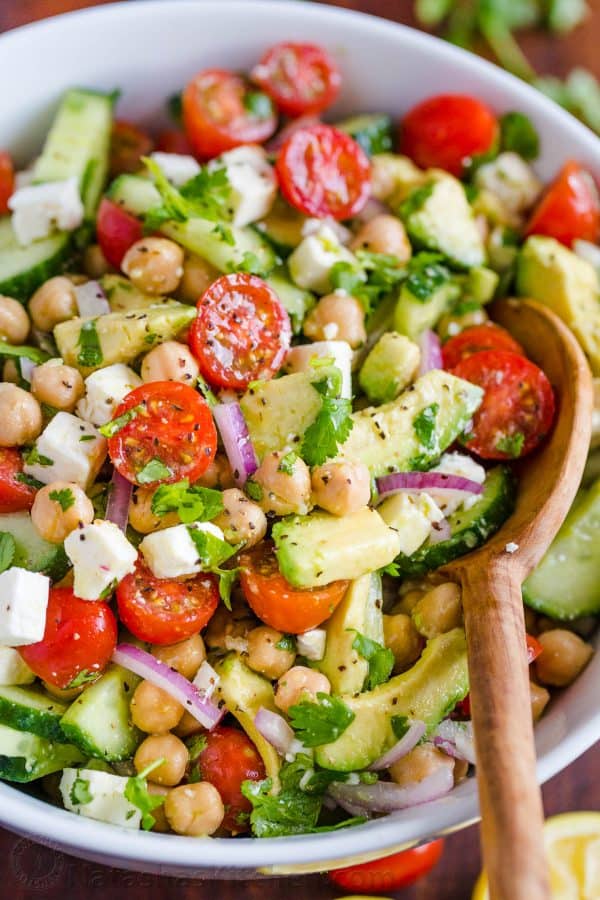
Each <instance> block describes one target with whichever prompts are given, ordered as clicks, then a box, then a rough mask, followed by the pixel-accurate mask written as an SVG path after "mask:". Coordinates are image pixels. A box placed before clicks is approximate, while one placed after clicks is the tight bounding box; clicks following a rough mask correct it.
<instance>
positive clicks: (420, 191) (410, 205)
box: [398, 181, 435, 220]
mask: <svg viewBox="0 0 600 900" xmlns="http://www.w3.org/2000/svg"><path fill="white" fill-rule="evenodd" d="M434 187H435V181H429V182H427V184H423V185H421V187H418V188H415V190H414V191H411V192H410V194H409V195H408V197H407V198H406V200H404V201H403V202H402V203H401V204H400V208H399V210H398V215H399V216H400V218H401V219H405V220H406V219H407V218H409V216H412V214H413V213H416V212H419V210H420V209H421V207H422V206H423V205H424V204H425V203H426V202H427V200H429V198H430V197H431V195H432V194H433V189H434Z"/></svg>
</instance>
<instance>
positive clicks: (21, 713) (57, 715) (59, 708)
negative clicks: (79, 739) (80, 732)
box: [0, 687, 67, 743]
mask: <svg viewBox="0 0 600 900" xmlns="http://www.w3.org/2000/svg"><path fill="white" fill-rule="evenodd" d="M66 711H67V704H66V703H61V702H60V701H59V700H56V699H54V698H52V697H49V696H48V695H47V694H45V693H43V691H40V690H39V689H38V688H29V687H28V688H23V687H0V724H2V725H8V726H10V728H16V729H17V730H18V731H29V732H31V734H37V735H38V736H39V737H43V738H48V739H49V740H51V741H58V742H59V743H65V735H64V732H63V730H62V728H61V727H60V719H61V716H64V714H65V713H66Z"/></svg>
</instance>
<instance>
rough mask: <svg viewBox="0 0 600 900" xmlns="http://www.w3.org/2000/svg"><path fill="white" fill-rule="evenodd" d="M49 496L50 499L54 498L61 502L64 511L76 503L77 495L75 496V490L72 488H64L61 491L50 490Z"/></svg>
mask: <svg viewBox="0 0 600 900" xmlns="http://www.w3.org/2000/svg"><path fill="white" fill-rule="evenodd" d="M48 496H49V498H50V500H54V501H55V502H56V503H58V504H59V506H60V508H61V509H62V511H63V512H66V511H67V510H68V509H71V507H72V506H73V504H74V503H75V497H74V496H73V491H72V490H71V488H63V490H61V491H50V493H49V494H48Z"/></svg>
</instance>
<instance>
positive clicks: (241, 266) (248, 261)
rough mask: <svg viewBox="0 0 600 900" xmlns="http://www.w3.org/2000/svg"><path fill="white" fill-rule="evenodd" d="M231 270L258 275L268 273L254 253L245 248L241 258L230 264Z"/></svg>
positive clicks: (261, 275)
mask: <svg viewBox="0 0 600 900" xmlns="http://www.w3.org/2000/svg"><path fill="white" fill-rule="evenodd" d="M231 268H232V271H233V272H247V273H248V274H249V275H258V276H260V277H263V276H265V275H268V274H269V273H268V269H266V268H265V265H264V263H263V262H262V261H261V259H260V257H259V256H257V255H256V253H252V252H251V251H250V250H246V252H245V253H244V255H243V256H242V258H241V259H240V260H239V261H238V262H236V263H234V264H233V265H232V267H231Z"/></svg>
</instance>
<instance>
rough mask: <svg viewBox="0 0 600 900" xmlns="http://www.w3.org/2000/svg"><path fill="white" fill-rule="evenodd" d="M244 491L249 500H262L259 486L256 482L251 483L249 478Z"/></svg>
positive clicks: (261, 490)
mask: <svg viewBox="0 0 600 900" xmlns="http://www.w3.org/2000/svg"><path fill="white" fill-rule="evenodd" d="M244 490H245V492H246V494H247V495H248V496H249V497H250V499H251V500H256V501H257V502H258V501H259V500H262V498H263V489H262V487H261V486H260V484H258V482H257V481H252V479H251V478H249V479H248V481H247V482H246V484H245V485H244Z"/></svg>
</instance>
